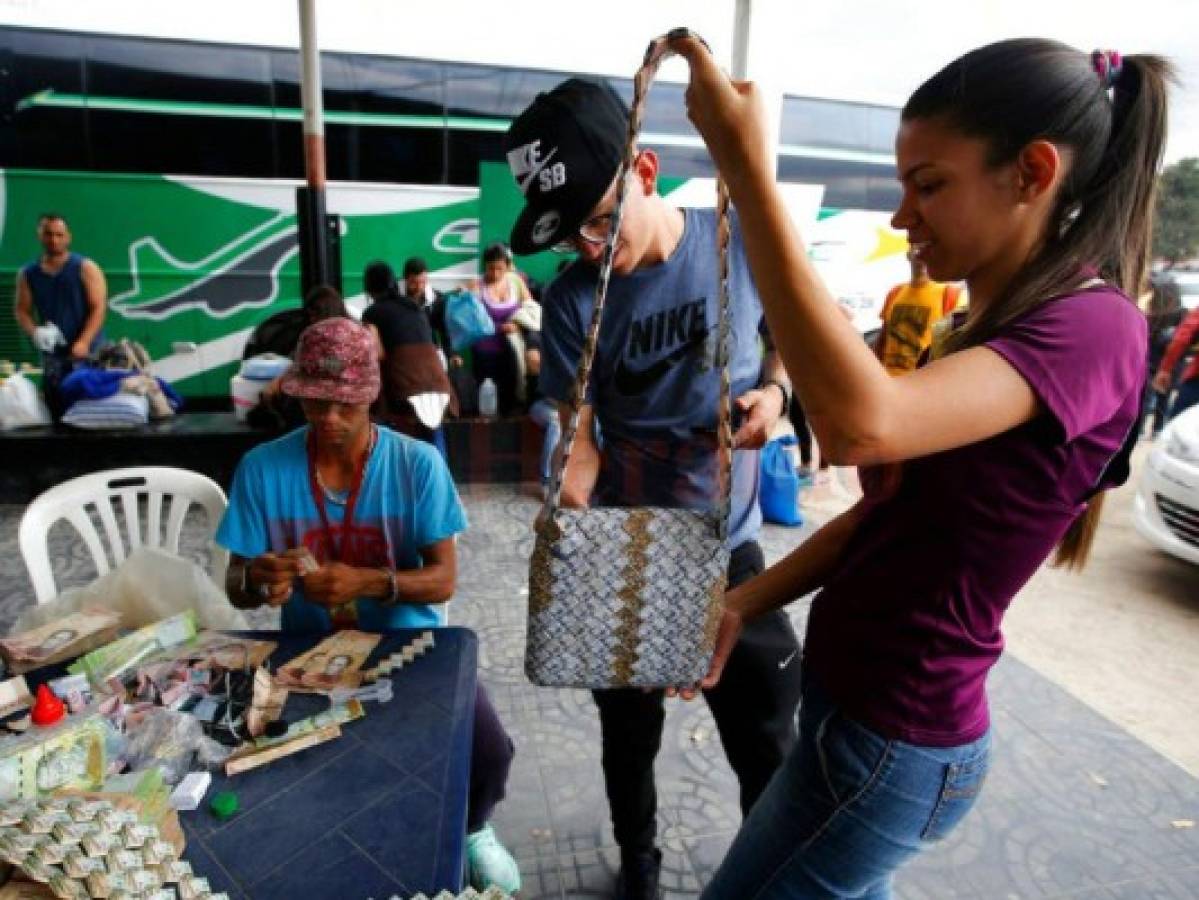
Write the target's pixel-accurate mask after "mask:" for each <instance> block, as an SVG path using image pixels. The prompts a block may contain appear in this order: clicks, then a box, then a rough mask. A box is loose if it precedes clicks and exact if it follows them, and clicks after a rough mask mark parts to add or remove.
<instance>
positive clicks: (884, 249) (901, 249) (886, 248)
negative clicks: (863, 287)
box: [865, 228, 908, 262]
mask: <svg viewBox="0 0 1199 900" xmlns="http://www.w3.org/2000/svg"><path fill="white" fill-rule="evenodd" d="M874 230H875V231H876V232H877V237H878V243H877V244H876V245H875V247H874V250H873V251H871V253H870V255H869V256H867V257H866V259H865V262H874V261H875V260H876V259H882V258H883V257H884V256H894V255H895V254H896V253H907V252H908V239H907V238H906V237H904V236H903V235H902V234H900V233H899V232H898V231H892V230H891V229H890V228H875V229H874Z"/></svg>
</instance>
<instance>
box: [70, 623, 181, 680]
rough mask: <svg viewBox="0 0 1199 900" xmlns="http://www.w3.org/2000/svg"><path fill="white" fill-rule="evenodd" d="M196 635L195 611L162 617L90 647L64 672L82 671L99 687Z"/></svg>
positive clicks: (77, 672) (73, 673) (76, 673)
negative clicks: (112, 639)
mask: <svg viewBox="0 0 1199 900" xmlns="http://www.w3.org/2000/svg"><path fill="white" fill-rule="evenodd" d="M195 636H196V614H195V613H194V612H193V611H192V610H190V609H189V610H187V611H186V612H181V613H179V614H178V615H175V616H171V617H170V618H169V619H162V620H160V621H158V622H154V623H152V624H150V625H147V626H145V627H144V628H139V629H138V630H137V631H135V632H133V633H132V634H127V635H125V636H124V637H123V638H120V639H119V640H116V641H113V642H112V643H111V644H107V645H105V646H103V647H100V648H99V649H98V650H93V651H92V652H91V653H89V654H87V655H86V656H83V657H80V658H79V659H78V660H76V661H75V662H74V663H72V664H71V665H70V666H69V667H68V669H67V671H68V672H70V673H71V674H72V675H78V674H79V673H81V672H82V673H84V674H86V675H87V678H88V681H90V682H91V683H92V684H93V685H94V686H96V687H99V686H100V685H102V684H105V683H106V682H108V680H109V679H111V678H117V677H120V676H121V675H123V674H124V673H126V672H128V671H130V670H131V669H135V668H137V667H138V666H140V665H142V664H143V663H145V662H147V661H148V660H149V659H151V658H152V657H153V656H155V655H156V654H158V653H160V652H161V651H163V650H165V649H167V648H168V647H174V646H176V645H178V644H182V643H183V642H184V641H189V640H191V639H192V638H194V637H195Z"/></svg>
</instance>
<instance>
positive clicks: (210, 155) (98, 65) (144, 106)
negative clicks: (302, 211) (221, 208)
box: [87, 37, 274, 177]
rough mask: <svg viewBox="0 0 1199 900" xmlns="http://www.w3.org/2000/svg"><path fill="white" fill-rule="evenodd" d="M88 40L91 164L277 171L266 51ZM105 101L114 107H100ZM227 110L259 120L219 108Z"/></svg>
mask: <svg viewBox="0 0 1199 900" xmlns="http://www.w3.org/2000/svg"><path fill="white" fill-rule="evenodd" d="M87 45H88V46H87V89H88V96H89V104H90V105H89V110H88V119H89V121H88V124H89V128H90V131H91V139H92V156H93V166H94V167H95V168H97V169H100V170H102V171H103V170H106V171H113V172H164V173H173V174H196V175H241V176H251V177H264V176H270V175H273V174H274V158H273V157H274V153H273V148H272V144H271V142H272V135H271V127H270V120H269V107H270V105H271V99H270V87H269V83H268V81H267V57H266V54H265V53H263V52H262V51H261V50H255V49H252V48H245V47H219V46H211V45H209V46H203V45H199V44H190V43H184V42H176V41H144V40H136V39H130V38H119V37H91V38H88V41H87ZM101 99H102V100H105V101H108V104H110V105H111V106H112V107H115V108H103V109H102V108H100V107H99V106H98V104H97V103H96V101H97V100H101ZM200 104H205V105H208V106H204V107H201V106H200ZM212 104H215V107H214V106H211V105H212ZM224 106H228V107H234V108H239V109H241V110H242V111H246V110H248V111H251V112H255V111H256V112H258V113H260V115H261V117H260V118H253V117H252V118H245V117H243V116H228V115H218V114H213V113H215V112H217V111H218V110H219V109H220V108H221V107H224ZM201 110H206V114H203V115H201V114H199V113H200V112H201Z"/></svg>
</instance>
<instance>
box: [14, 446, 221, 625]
mask: <svg viewBox="0 0 1199 900" xmlns="http://www.w3.org/2000/svg"><path fill="white" fill-rule="evenodd" d="M139 497H144V498H145V499H146V523H145V525H146V528H145V531H144V532H143V530H142V519H141V515H140V509H139V507H140V504H139V503H138V499H139ZM168 502H169V505H168ZM193 503H194V504H198V505H199V506H201V507H202V508H203V509H204V511H205V513H206V514H207V516H208V537H209V540H210V541H211V539H212V535H213V534H215V533H216V529H217V525H219V524H220V521H221V516H222V515H224V512H225V507H226V506H227V501H226V499H225V492H224V491H223V490H221V486H220V485H218V484H217V483H216V482H215V481H213V480H212V479H211V478H208V477H206V476H204V475H201V474H199V473H198V472H190V471H188V470H187V469H172V468H168V467H165V466H143V467H132V468H127V469H109V470H108V471H105V472H94V473H92V474H90V475H81V476H79V477H78V478H72V479H71V480H70V481H65V482H63V483H62V484H60V485H58V486H57V487H53V488H50V490H48V491H45V492H44V493H42V494H41V495H39V496H38V497H36V498H35V499H34V500H33V502H32V503H30V504H29V508H28V509H27V510H25V515H24V516H22V517H21V526H20V529H19V531H18V534H17V540H18V543H19V545H20V548H21V556H22V558H24V560H25V567H26V568H27V569H28V570H29V579H30V581H32V582H33V592H34V594H35V596H36V600H37V602H38V603H45V602H47V601H48V600H52V599H53V598H54V597H56V596H58V589H57V587H56V586H55V582H54V572H53V569H52V567H51V565H50V552H49V536H50V528H51V526H53V525H54V523H55V522H58V521H60V520H62V519H66V520H67V521H68V522H70V523H71V524H72V525H73V526H74V527H75V530H76V531H77V532H79V536H80V537H81V538H82V539H83V542H84V544H85V545H86V546H87V549H88V551H89V552H90V553H91V556H92V561H93V562H94V563H95V564H96V570H97V574H98V575H106V574H108V572H109V571H111V566H110V565H109V559H110V558H111V560H112V564H113V565H119V564H120V563H121V562H123V561H124V560H125V557H126V556H127V555H128V553H129V552H131V551H132V550H134V549H136V548H138V547H158V548H161V549H163V550H167V551H169V552H171V553H178V552H179V537H180V534H181V533H182V531H183V519H184V516H185V515H186V514H187V511H188V509H189V508H190V507H191V505H192V504H193ZM118 505H119V507H120V512H121V515H122V518H123V520H124V529H123V530H122V528H121V526H120V525H119V524H118V518H117V507H118ZM164 507H166V517H165V523H164V517H163V512H164ZM93 512H94V513H95V515H96V516H98V518H99V520H100V525H101V527H102V529H103V533H101V531H99V530H97V528H96V526H95V524H94V523H93V521H92V513H93ZM164 525H165V527H164ZM210 552H211V566H210V571H211V573H212V577H213V579H215V580H216V582H217V584H223V583H224V578H225V569H226V567H227V566H228V564H229V554H228V552H227V551H225V550H224V549H222V548H220V547H217V546H216V545H213V546H212V547H211V548H210Z"/></svg>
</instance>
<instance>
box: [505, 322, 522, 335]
mask: <svg viewBox="0 0 1199 900" xmlns="http://www.w3.org/2000/svg"><path fill="white" fill-rule="evenodd" d="M519 330H520V329H519V328H517V327H516V323H514V322H505V323H504V324H503V325H501V326H500V333H501V334H516V332H518V331H519Z"/></svg>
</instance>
